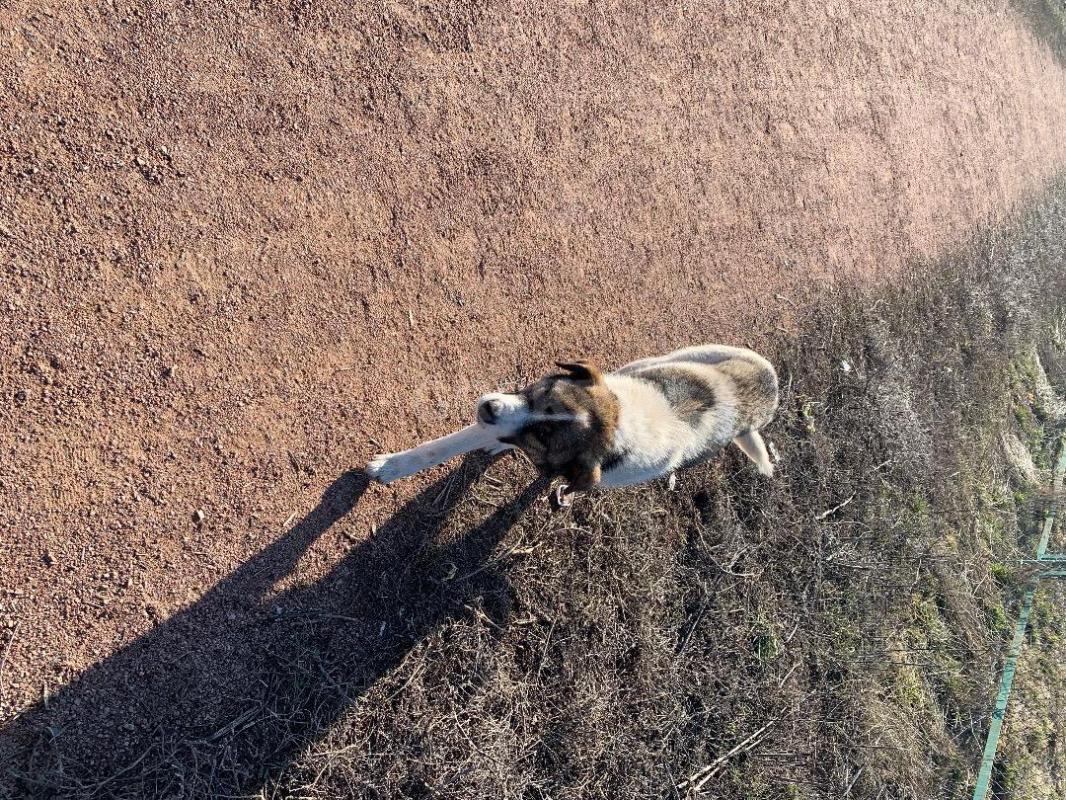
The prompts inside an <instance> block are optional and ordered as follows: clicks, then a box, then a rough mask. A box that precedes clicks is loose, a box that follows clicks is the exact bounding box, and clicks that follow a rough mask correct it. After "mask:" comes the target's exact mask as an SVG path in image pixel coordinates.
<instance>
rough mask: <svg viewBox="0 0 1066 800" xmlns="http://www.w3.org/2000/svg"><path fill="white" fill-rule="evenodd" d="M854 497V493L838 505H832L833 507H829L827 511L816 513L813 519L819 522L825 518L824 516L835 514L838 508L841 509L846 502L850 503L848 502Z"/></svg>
mask: <svg viewBox="0 0 1066 800" xmlns="http://www.w3.org/2000/svg"><path fill="white" fill-rule="evenodd" d="M854 499H855V495H852V496H851V497H849V498H848V499H847V500H845V501H844V502H843V503H841V504H840V505H836V506H833V507H832V508H830V509H829V510H828V511H823V512H822V513H821V514H819V515H818V516H817V517H815V518H814V519H815V520H816V521H818V522H821V521H822V520H823V519H825V518H826V517H828V516H829V515H830V514H835V513H836V512H838V511H839V510H840V509H842V508H843V507H844V506H846V505H847V504H848V503H850V502H851V501H852V500H854Z"/></svg>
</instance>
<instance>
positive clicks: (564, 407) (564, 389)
mask: <svg viewBox="0 0 1066 800" xmlns="http://www.w3.org/2000/svg"><path fill="white" fill-rule="evenodd" d="M557 366H559V367H560V368H561V369H562V370H564V371H563V372H561V373H555V374H552V375H548V376H547V377H544V378H541V379H540V380H539V381H537V382H536V383H533V384H530V385H529V386H527V387H526V388H525V389H523V390H522V391H520V392H516V393H514V394H507V393H494V394H487V395H485V396H484V397H482V398H481V399H480V400H478V404H477V417H478V422H479V423H481V424H482V425H488V426H494V427H498V428H499V430H500V434H499V436H498V439H499V441H501V442H503V443H505V444H513V445H515V446H516V447H518V448H519V449H521V450H522V451H523V452H524V453H525V454H526V455H527V456H529V459H530V460H531V461H532V462H533V463H534V464H535V465H536V466H537V467H538V468H539V469H540V470H541V471H542V472H544V473H546V474H549V475H553V476H554V475H564V476H566V477H567V479H568V480H570V481H571V482H572V483H574V484H580V485H583V484H588V485H591V484H594V483H596V482H597V481H598V480H599V464H600V462H601V461H602V460H603V458H604V455H605V454H606V453H607V452H608V451H609V449H610V446H611V443H612V441H613V439H614V432H615V429H616V428H617V425H618V400H617V398H616V397H615V396H614V394H613V393H612V392H611V390H610V389H608V388H607V385H606V383H605V382H604V380H603V374H602V373H601V372H600V371H599V370H598V369H597V368H596V367H594V366H593V365H592V364H589V363H588V362H586V361H577V362H570V363H563V362H559V363H558V365H557Z"/></svg>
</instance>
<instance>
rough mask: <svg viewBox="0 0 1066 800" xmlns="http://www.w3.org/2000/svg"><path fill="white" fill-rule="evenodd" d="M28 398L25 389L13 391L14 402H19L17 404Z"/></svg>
mask: <svg viewBox="0 0 1066 800" xmlns="http://www.w3.org/2000/svg"><path fill="white" fill-rule="evenodd" d="M28 398H29V395H27V394H26V390H25V389H19V390H18V391H17V392H15V402H16V403H19V404H22V403H25V402H26V400H27V399H28Z"/></svg>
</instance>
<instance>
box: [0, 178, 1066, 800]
mask: <svg viewBox="0 0 1066 800" xmlns="http://www.w3.org/2000/svg"><path fill="white" fill-rule="evenodd" d="M1064 197H1066V193H1064V192H1063V191H1061V189H1060V190H1056V191H1053V192H1051V193H1050V194H1049V195H1048V196H1047V197H1045V198H1044V200H1043V201H1042V202H1041V204H1039V205H1038V206H1036V207H1035V208H1034V210H1033V211H1032V212H1031V213H1030V214H1029V215H1027V216H1026V217H1025V218H1024V219H1022V220H1020V221H1019V222H1018V224H1017V225H1016V226H1015V228H1013V229H1012V230H1010V231H1009V232H1006V233H1004V232H998V233H995V234H989V235H988V236H987V237H986V238H985V239H984V240H982V241H981V242H978V243H976V244H975V245H974V246H973V248H972V249H971V250H969V251H967V252H966V253H965V254H962V255H960V256H959V257H958V258H957V259H955V260H953V261H951V262H950V263H945V264H941V265H937V267H936V269H922V270H915V272H914V274H913V275H911V276H909V277H908V278H907V279H906V280H905V281H903V282H901V287H902V288H899V289H895V290H886V291H880V292H877V293H874V294H865V293H862V292H858V291H855V290H852V289H849V288H847V287H838V288H837V289H836V290H834V293H833V294H832V296H831V297H830V298H828V299H827V300H826V302H825V304H824V305H822V306H821V307H818V308H815V309H812V310H810V312H809V313H808V315H807V316H806V317H805V318H804V319H802V321H801V322H802V324H801V330H800V332H799V334H798V335H796V336H791V337H787V338H786V337H782V338H781V340H780V341H779V342H778V343H777V345H776V352H775V353H773V355H774V356H775V360H776V362H777V363H778V364H779V365H780V371H781V374H782V379H783V386H784V395H783V403H782V410H781V414H780V417H779V419H778V420H777V421H776V422H775V423H774V425H773V426H772V428H771V429H770V431H769V438H770V439H771V440H772V441H773V443H774V444H775V446H776V448H777V449H778V451H779V452H780V454H781V462H780V464H779V474H778V476H777V477H776V478H775V479H774V480H772V481H767V480H765V479H762V478H760V477H759V476H758V475H757V474H756V473H755V472H754V470H752V469H751V468H750V466H749V465H748V464H746V463H745V462H744V461H743V459H742V457H740V456H739V455H738V454H735V453H729V454H728V455H727V456H726V457H725V458H723V459H722V460H721V461H720V462H718V463H716V464H713V465H710V466H708V467H706V468H702V469H697V470H694V471H691V472H688V473H685V474H683V475H681V476H679V481H678V487H677V490H676V491H673V492H671V491H668V490H667V489H666V487H665V486H662V485H654V486H650V487H644V488H638V489H635V490H632V491H625V492H619V493H613V494H609V495H601V496H594V497H588V498H584V499H580V500H579V501H577V502H576V503H575V505H574V507H573V508H572V509H571V510H568V511H565V512H563V513H560V514H557V515H552V514H550V513H548V511H547V509H546V505H545V504H544V502H543V495H544V486H543V485H542V484H533V485H531V486H529V487H528V488H527V489H525V490H524V491H522V490H516V489H514V488H513V487H514V486H515V485H516V482H521V481H522V480H523V479H525V480H528V479H529V470H528V469H527V468H526V467H525V466H524V465H522V464H520V463H517V462H514V461H508V460H505V461H503V462H500V463H498V464H494V465H491V466H489V467H488V472H487V473H484V470H485V466H486V465H484V464H480V463H477V462H470V463H467V464H465V465H464V466H462V467H460V468H459V469H458V470H456V472H454V473H452V474H451V475H449V476H447V477H446V478H444V479H442V480H441V481H439V482H438V483H437V484H435V485H434V486H432V487H430V488H428V489H427V490H426V491H425V492H423V493H422V494H421V495H420V496H419V497H418V498H416V499H415V500H414V501H412V502H411V503H410V504H409V505H408V506H407V507H406V508H404V509H403V510H401V511H400V512H399V513H398V514H397V515H396V516H395V517H394V518H393V519H392V520H390V522H389V523H388V524H386V525H384V526H382V527H381V528H380V529H379V530H378V532H377V534H376V535H375V537H373V538H372V539H371V540H370V541H368V542H366V543H364V544H361V545H359V546H358V547H356V548H355V549H354V550H353V553H352V555H351V556H350V557H349V558H348V559H347V560H346V562H345V564H344V565H343V566H342V568H341V569H338V570H337V572H336V573H335V574H333V575H331V576H329V577H328V578H327V579H325V580H324V581H323V582H322V584H321V585H319V586H315V587H312V588H311V589H306V590H301V591H300V592H299V593H295V594H291V595H289V596H287V597H284V598H282V599H281V601H280V602H279V608H280V609H281V610H280V611H279V612H277V613H275V614H272V615H269V617H268V618H265V619H264V620H263V621H262V632H261V633H260V634H259V639H258V642H259V649H258V652H256V653H255V654H254V657H253V656H246V657H244V660H241V661H240V662H237V663H234V664H232V665H231V669H232V671H233V674H232V675H231V678H232V679H233V681H234V684H235V685H237V686H238V687H239V692H238V694H239V696H238V697H236V698H234V701H233V703H232V704H231V706H229V707H226V708H221V709H211V710H209V712H210V713H209V712H208V711H203V710H199V709H187V708H184V707H183V706H182V704H181V702H180V699H178V698H175V699H171V700H166V701H164V702H162V703H156V705H155V706H153V707H154V708H156V709H157V710H156V711H155V712H154V713H156V714H157V719H158V724H157V726H156V728H155V729H154V730H153V732H152V734H151V735H150V736H147V737H144V738H142V739H141V740H139V741H138V742H137V747H136V748H134V749H132V750H123V749H122V748H121V747H119V746H118V745H117V744H116V743H115V742H114V741H112V740H113V739H115V734H114V732H113V731H112V729H111V727H109V726H111V725H112V724H120V723H121V719H122V711H121V710H120V711H119V712H118V714H117V716H116V715H112V716H111V717H107V718H106V722H107V725H104V724H103V723H101V724H100V725H97V726H96V728H95V729H94V731H95V733H94V736H95V737H96V738H91V737H89V736H88V734H86V735H85V736H84V737H83V738H82V740H81V741H75V742H70V741H69V738H70V737H67V740H64V739H63V737H62V736H60V737H50V736H49V735H48V733H47V731H43V730H42V728H43V724H44V723H43V722H42V720H44V721H46V720H47V718H48V712H47V710H42V709H37V711H36V712H35V714H31V715H29V716H27V717H26V718H25V719H23V720H22V721H20V722H18V723H17V724H16V725H14V726H11V728H9V729H7V730H5V731H4V736H5V739H6V741H8V742H17V743H18V748H17V749H16V750H14V751H13V752H12V754H11V758H10V761H9V762H8V763H9V767H8V773H7V777H8V780H9V783H8V784H7V785H8V786H10V787H12V788H11V791H12V792H13V793H16V792H17V793H19V794H21V795H25V796H40V797H75V796H76V797H125V798H134V797H138V798H143V797H175V798H176V797H188V798H192V797H207V796H227V797H232V796H252V797H260V796H262V797H308V798H332V797H338V796H348V797H360V798H420V797H427V798H428V797H442V798H444V797H455V798H475V797H476V798H481V797H514V798H528V799H529V800H534V799H536V798H556V799H557V800H562V799H563V798H612V800H615V799H616V798H647V797H683V796H687V795H689V794H692V793H698V794H699V795H700V796H703V797H708V798H730V800H734V799H735V798H748V799H749V800H755V799H756V798H767V799H769V798H782V797H789V798H821V797H834V798H845V797H853V798H878V797H892V798H915V800H917V799H918V798H922V800H928V799H929V798H952V797H962V796H964V794H965V792H966V788H967V786H968V782H969V781H971V780H972V770H973V768H974V767H975V765H976V761H977V754H978V752H979V748H980V746H981V743H982V737H983V734H984V730H985V728H986V725H987V710H988V708H989V707H990V698H991V696H992V694H993V690H994V680H995V674H996V669H997V665H998V662H999V656H1000V653H1001V652H1002V649H1003V645H1004V641H1005V638H1006V636H1007V635H1008V627H1009V626H1008V622H1009V620H1010V619H1011V618H1012V617H1011V611H1010V604H1011V602H1012V597H1013V595H1014V593H1015V592H1016V590H1017V585H1016V581H1014V580H1013V578H1014V571H1013V570H1012V568H1011V567H1010V564H1011V563H1012V561H1015V560H1017V559H1018V558H1019V557H1020V556H1022V555H1024V554H1027V553H1028V552H1029V550H1030V543H1029V541H1028V539H1027V538H1026V536H1025V525H1026V522H1027V520H1028V517H1029V516H1031V509H1032V508H1033V507H1034V503H1033V502H1032V500H1031V499H1030V498H1029V497H1028V496H1023V495H1022V494H1020V493H1016V492H1015V491H1014V488H1015V487H1012V486H1011V484H1010V483H1009V480H1008V478H1007V474H1008V470H1007V467H1006V465H1005V463H1004V460H1003V457H1002V454H1001V453H1000V445H999V441H1000V439H999V435H1000V432H1001V431H1002V430H1003V429H1004V427H1005V426H1015V425H1020V424H1021V423H1020V422H1019V421H1018V420H1017V419H1016V415H1015V414H1014V413H1013V412H1014V408H1015V404H1016V403H1017V402H1018V398H1019V396H1020V393H1019V386H1020V385H1021V384H1020V383H1019V381H1022V382H1024V378H1019V374H1018V370H1017V369H1016V368H1015V367H1013V366H1012V365H1013V364H1016V363H1017V362H1018V359H1019V354H1020V353H1024V352H1026V351H1027V350H1028V349H1029V348H1030V347H1031V346H1032V345H1033V343H1034V342H1037V341H1041V340H1042V339H1043V337H1044V334H1045V331H1046V330H1047V329H1048V325H1049V321H1050V320H1052V319H1054V318H1056V315H1057V314H1059V313H1061V308H1060V306H1059V302H1058V301H1059V299H1061V298H1063V297H1066V277H1064V276H1066V269H1064V268H1063V265H1064V264H1066V258H1064V247H1066V245H1064V242H1066V235H1064V231H1063V226H1064V224H1066V206H1064ZM845 363H846V365H847V366H846V367H845V366H844V364H845ZM1036 422H1037V425H1036V427H1034V428H1033V430H1030V431H1028V432H1025V431H1023V433H1027V435H1028V436H1029V439H1030V440H1031V443H1032V444H1033V446H1036V447H1042V446H1045V445H1046V442H1047V435H1046V434H1047V430H1046V428H1045V427H1041V425H1042V423H1041V422H1040V420H1037V421H1036ZM1037 428H1039V430H1037ZM363 488H365V483H364V481H363V479H362V478H361V477H360V476H357V475H347V476H342V477H341V478H340V479H338V481H337V482H335V484H334V485H333V486H332V487H331V488H330V489H329V490H328V491H327V492H326V494H325V496H324V498H323V502H322V504H321V505H320V506H319V508H318V509H316V511H315V512H314V513H313V514H311V515H310V516H309V517H308V518H307V519H305V520H303V521H302V522H301V523H299V524H298V525H297V526H296V529H295V530H294V533H293V534H290V535H289V536H288V537H286V541H283V542H281V543H279V544H278V545H275V546H274V547H273V548H271V550H269V551H266V552H265V553H264V554H263V555H262V556H260V557H258V558H257V559H256V560H255V562H254V563H251V564H249V565H247V566H246V567H244V568H242V569H241V570H240V571H238V573H235V574H234V576H231V578H229V579H227V581H225V582H223V584H222V585H221V586H220V587H219V588H218V589H216V590H214V591H213V592H212V593H211V594H209V595H208V596H207V597H206V598H205V599H204V601H203V602H202V603H201V604H200V607H199V608H194V609H192V610H190V611H189V612H188V614H186V615H183V619H180V620H176V621H175V620H172V621H169V622H168V623H167V624H166V625H165V626H161V629H160V630H159V631H157V632H154V633H153V634H151V635H150V637H147V638H151V637H154V640H153V641H149V642H146V643H143V645H138V646H141V647H144V648H147V649H148V650H149V651H150V652H166V651H167V650H168V648H170V649H173V648H174V647H176V646H178V645H177V643H178V642H182V641H184V639H183V638H182V637H183V636H188V635H190V634H191V633H194V632H195V624H196V620H197V618H198V617H197V615H201V616H202V615H210V614H221V613H224V609H225V604H224V603H223V602H222V601H221V600H220V598H225V597H229V596H230V595H231V594H233V593H238V594H239V593H241V592H248V593H251V592H254V591H256V590H258V589H259V588H260V587H261V584H262V585H269V584H270V583H272V582H273V579H274V578H275V577H276V575H277V574H278V573H279V572H280V573H281V574H284V570H285V565H286V564H288V563H290V561H291V555H290V551H299V549H300V544H301V542H303V541H304V540H307V539H309V538H313V537H314V536H316V535H318V534H320V533H321V532H322V531H323V530H325V529H326V528H328V527H329V526H330V525H332V524H333V523H334V522H335V521H336V520H337V519H339V518H340V517H341V516H342V515H343V514H344V513H345V512H346V511H347V509H349V508H351V505H352V504H353V503H354V502H356V501H357V500H358V497H359V495H360V493H361V492H362V490H363ZM1035 505H1039V503H1036V504H1035ZM1026 509H1030V511H1026ZM1049 613H1050V612H1049ZM1049 624H1050V623H1049ZM1056 624H1057V623H1056ZM183 626H184V627H183ZM189 626H192V627H189ZM1056 630H1057V629H1056ZM127 657H128V658H130V659H132V658H133V657H134V656H132V655H130V656H121V657H120V658H127ZM124 663H125V662H122V661H121V660H119V661H116V662H115V663H113V664H111V665H110V669H109V670H106V671H101V672H100V673H99V674H90V675H89V676H87V677H86V678H84V679H83V680H82V681H81V682H79V683H78V684H74V685H72V686H71V687H68V689H67V690H65V693H61V694H60V696H58V697H57V699H56V701H55V702H56V703H58V704H60V705H63V704H66V705H67V706H70V705H71V704H76V703H77V700H78V698H79V695H84V696H88V694H89V693H90V692H99V691H101V686H100V685H99V684H101V683H103V682H104V681H105V680H106V681H110V682H111V683H114V681H115V680H116V679H115V678H114V677H113V676H115V675H116V674H120V673H121V667H122V666H123V664H124ZM131 663H132V662H131ZM160 669H161V670H162V671H163V677H162V678H161V679H160V680H159V681H157V682H154V683H153V682H151V681H150V679H147V678H144V679H138V678H136V677H130V678H129V679H128V681H129V683H128V685H127V686H126V689H125V691H127V692H129V693H131V696H133V697H135V698H136V697H137V695H139V694H146V693H147V692H148V690H149V689H151V690H152V691H162V688H161V687H164V686H165V685H166V682H167V678H168V675H167V670H168V669H170V670H176V671H180V664H172V665H170V666H162V667H160ZM104 675H106V676H109V677H107V678H106V679H105V678H104V677H100V676H104ZM1060 677H1061V676H1060ZM94 681H95V682H96V685H94ZM107 688H110V689H113V690H114V691H113V692H112V694H113V695H114V696H116V697H118V696H120V694H121V693H120V692H119V691H118V690H117V689H114V687H113V686H110V685H109V687H107ZM1054 691H1055V692H1057V695H1056V696H1057V697H1060V698H1061V697H1063V691H1064V687H1063V686H1061V685H1056V686H1054ZM160 708H161V709H162V711H160V710H159V709H160ZM212 715H213V716H212ZM222 718H224V719H225V720H226V722H225V723H223V724H221V725H219V724H215V723H214V722H206V721H201V722H198V721H197V720H215V719H222ZM86 753H90V754H91V755H88V756H87V755H86ZM111 753H121V754H122V755H121V756H114V757H113V758H112V757H111V756H110V755H109V754H111ZM0 785H2V784H0ZM696 787H698V792H697V788H696ZM1060 788H1061V787H1060Z"/></svg>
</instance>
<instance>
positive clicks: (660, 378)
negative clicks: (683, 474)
mask: <svg viewBox="0 0 1066 800" xmlns="http://www.w3.org/2000/svg"><path fill="white" fill-rule="evenodd" d="M558 366H559V367H560V368H561V369H563V370H564V372H562V373H558V374H554V375H548V376H547V377H545V378H542V379H540V380H539V381H537V382H536V383H534V384H531V385H530V386H528V387H526V388H525V389H523V390H522V391H521V392H517V393H514V394H508V393H495V394H487V395H485V396H484V397H482V398H481V399H479V400H478V403H477V422H476V423H474V424H473V425H470V426H468V427H466V428H463V429H462V430H460V431H457V432H456V433H453V434H450V435H448V436H444V437H442V438H440V439H435V440H433V441H431V442H426V443H425V444H421V445H419V446H418V447H415V448H412V449H410V450H404V451H403V452H401V453H388V454H385V455H379V456H377V457H375V458H374V460H373V461H371V462H370V463H369V464H368V465H367V469H366V471H367V473H368V474H369V475H370V477H372V478H375V479H377V480H379V481H381V482H382V483H390V482H392V481H394V480H397V479H398V478H405V477H407V476H409V475H413V474H415V473H416V472H421V471H422V470H424V469H429V468H430V467H435V466H437V465H438V464H441V463H443V462H444V461H447V460H448V459H450V458H454V457H456V456H459V455H462V454H463V453H469V452H471V451H473V450H486V451H488V452H490V453H499V452H503V451H504V450H510V449H514V448H517V449H519V450H521V451H522V452H523V453H525V454H526V455H527V456H528V457H529V458H530V460H531V461H532V462H533V463H534V464H535V465H536V466H537V467H538V468H539V469H540V470H541V471H542V472H544V473H545V474H547V475H548V476H549V477H557V476H562V477H563V479H564V480H566V481H567V483H566V484H565V485H564V486H562V487H560V489H559V491H558V493H557V495H556V497H557V498H558V499H559V500H560V501H561V500H562V498H563V497H564V495H565V494H567V493H569V492H573V491H579V490H581V491H585V490H590V489H594V488H605V489H610V488H616V487H620V486H631V485H633V484H637V483H643V482H645V481H650V480H652V479H654V478H658V477H661V476H663V475H668V474H670V473H671V472H673V471H674V470H677V469H682V468H684V467H689V466H692V465H694V464H700V463H703V462H705V461H708V460H710V459H712V458H714V457H715V456H716V455H717V454H718V453H719V452H720V451H721V449H722V448H723V447H725V446H726V445H727V444H729V442H733V443H734V444H735V445H737V447H739V448H740V449H741V450H743V451H744V454H745V455H746V456H747V457H748V458H750V459H751V460H752V461H753V462H755V465H756V467H757V468H758V470H759V472H761V473H762V474H763V475H772V474H773V471H774V468H773V464H771V462H770V457H769V455H768V454H767V452H766V445H765V444H764V442H763V439H762V436H760V435H759V429H760V428H762V427H763V426H764V425H766V424H767V423H768V422H770V420H771V419H773V416H774V412H775V411H776V410H777V373H776V372H775V371H774V368H773V366H772V365H771V364H770V362H769V361H767V360H766V359H765V358H763V357H762V356H760V355H758V354H757V353H754V352H752V351H751V350H746V349H744V348H740V347H726V346H724V345H704V346H699V347H687V348H685V349H683V350H677V351H675V352H673V353H669V354H668V355H665V356H658V357H655V358H644V359H641V360H640V361H634V362H632V363H631V364H626V365H625V366H624V367H622V368H621V369H619V370H617V371H615V372H611V373H607V374H603V373H601V372H600V371H599V370H598V369H596V367H594V366H592V365H591V364H589V363H587V362H585V361H578V362H576V363H559V364H558Z"/></svg>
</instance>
